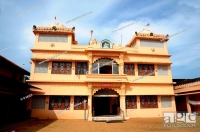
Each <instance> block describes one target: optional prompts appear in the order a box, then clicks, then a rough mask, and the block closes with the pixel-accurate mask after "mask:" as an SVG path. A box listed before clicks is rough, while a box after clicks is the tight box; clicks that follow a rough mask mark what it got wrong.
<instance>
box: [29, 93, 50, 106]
mask: <svg viewBox="0 0 200 132" xmlns="http://www.w3.org/2000/svg"><path fill="white" fill-rule="evenodd" d="M45 97H46V96H44V95H34V96H33V97H32V103H31V109H45Z"/></svg>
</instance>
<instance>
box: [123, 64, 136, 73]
mask: <svg viewBox="0 0 200 132" xmlns="http://www.w3.org/2000/svg"><path fill="white" fill-rule="evenodd" d="M134 69H135V68H134V64H124V74H127V75H135V72H134Z"/></svg>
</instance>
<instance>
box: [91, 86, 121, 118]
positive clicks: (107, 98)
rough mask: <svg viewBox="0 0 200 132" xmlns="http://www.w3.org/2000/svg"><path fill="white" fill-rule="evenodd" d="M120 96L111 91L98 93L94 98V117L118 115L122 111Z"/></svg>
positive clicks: (105, 90)
mask: <svg viewBox="0 0 200 132" xmlns="http://www.w3.org/2000/svg"><path fill="white" fill-rule="evenodd" d="M119 108H120V104H119V95H118V93H117V92H115V91H114V90H111V89H107V88H105V89H102V90H99V91H97V92H96V93H95V94H94V96H93V97H92V113H93V116H108V115H118V114H119V112H120V110H119Z"/></svg>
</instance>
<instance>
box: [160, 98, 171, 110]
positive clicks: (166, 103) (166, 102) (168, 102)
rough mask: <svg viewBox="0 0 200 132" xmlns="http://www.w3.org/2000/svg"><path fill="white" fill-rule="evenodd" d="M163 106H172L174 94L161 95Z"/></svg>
mask: <svg viewBox="0 0 200 132" xmlns="http://www.w3.org/2000/svg"><path fill="white" fill-rule="evenodd" d="M161 106H162V108H171V107H172V96H161Z"/></svg>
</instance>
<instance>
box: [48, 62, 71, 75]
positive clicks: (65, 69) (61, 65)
mask: <svg viewBox="0 0 200 132" xmlns="http://www.w3.org/2000/svg"><path fill="white" fill-rule="evenodd" d="M71 72H72V62H53V63H52V71H51V73H52V74H71Z"/></svg>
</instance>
